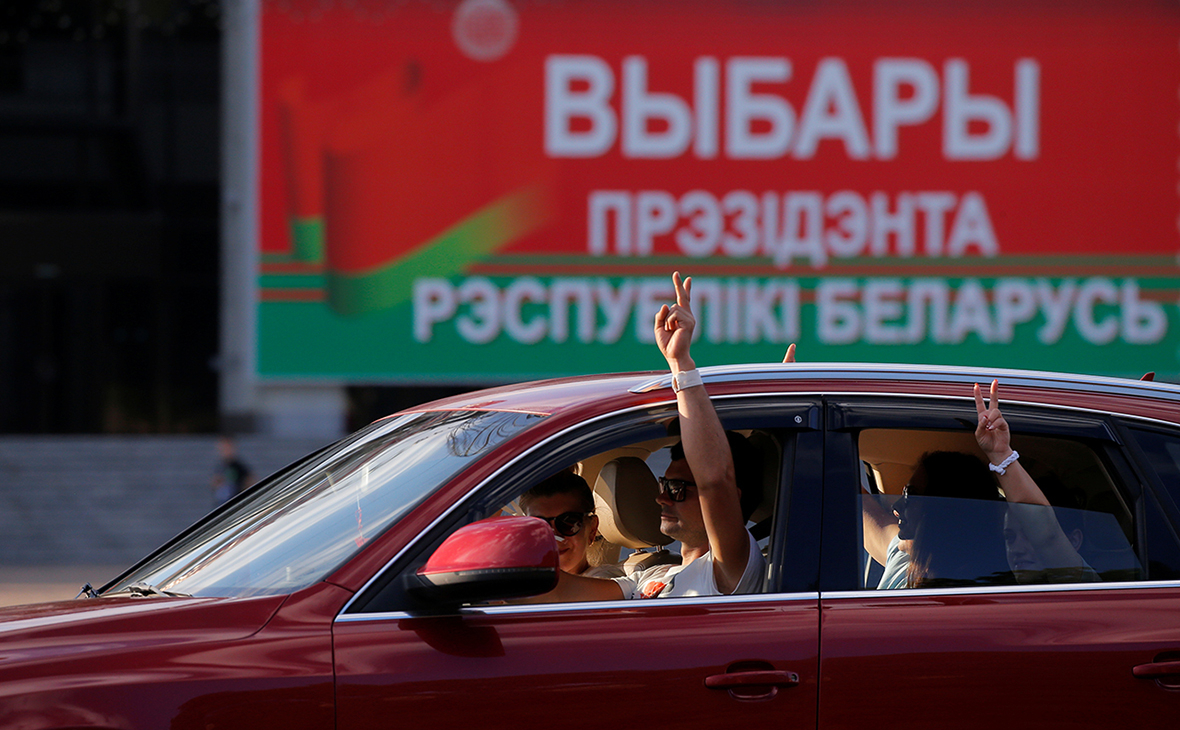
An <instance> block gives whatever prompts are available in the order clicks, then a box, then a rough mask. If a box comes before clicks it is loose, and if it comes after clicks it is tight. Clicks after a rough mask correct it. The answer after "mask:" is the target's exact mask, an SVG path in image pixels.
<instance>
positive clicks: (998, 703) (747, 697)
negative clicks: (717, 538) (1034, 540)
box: [0, 364, 1180, 730]
mask: <svg viewBox="0 0 1180 730" xmlns="http://www.w3.org/2000/svg"><path fill="white" fill-rule="evenodd" d="M702 374H703V376H704V380H705V383H706V385H707V386H708V390H709V393H710V395H711V396H712V400H713V403H714V405H715V407H716V410H717V412H718V414H719V416H720V418H721V419H722V422H723V423H724V425H725V427H726V428H728V429H731V430H736V431H740V432H741V433H743V434H744V435H746V436H747V437H748V439H749V441H750V442H751V443H753V444H754V445H755V446H756V447H757V449H758V452H759V453H760V455H761V458H762V460H763V466H764V467H765V468H764V469H763V472H764V474H765V478H764V480H763V481H764V484H763V494H762V500H761V504H760V506H759V507H758V509H757V510H756V511H755V512H754V514H753V516H752V517H751V522H750V529H751V532H752V533H753V534H754V535H755V537H756V538H758V540H759V545H760V546H762V548H763V552H764V554H765V556H766V560H767V564H768V566H769V567H768V570H767V574H766V577H765V583H764V586H763V590H762V591H761V592H758V593H753V594H745V595H736V596H697V597H690V598H662V599H653V600H628V601H623V600H620V601H604V602H597V603H593V602H591V603H576V604H561V603H555V604H536V605H532V604H528V605H521V604H517V603H514V602H512V600H513V599H514V597H521V596H528V595H533V594H539V593H543V592H544V591H547V590H548V589H549V588H550V587H552V586H553V585H554V582H555V580H556V575H557V573H556V571H557V547H556V541H555V538H554V533H553V532H552V530H551V529H550V528H549V526H548V525H546V524H545V523H544V522H542V521H540V520H537V519H533V518H528V517H520V516H508V517H505V516H503V515H510V514H511V513H512V512H513V504H514V500H516V498H517V497H519V496H520V495H521V494H522V493H523V492H524V491H525V490H527V489H528V488H529V487H530V486H531V485H533V484H536V483H537V482H538V481H540V480H541V479H543V478H545V477H547V476H549V475H552V474H554V473H556V472H558V471H560V470H564V469H567V468H570V467H573V468H575V469H576V470H577V471H578V472H579V473H580V474H581V475H582V476H584V477H585V478H586V480H587V482H588V483H589V484H591V485H593V486H594V488H595V494H596V500H597V501H598V513H599V515H600V516H601V517H602V518H603V519H602V527H601V531H602V533H603V535H604V537H605V538H606V540H607V543H608V547H610V548H614V549H617V550H619V551H621V552H620V553H619V555H618V559H619V560H623V559H624V558H627V557H628V555H630V554H631V553H632V551H635V550H656V549H657V548H658V547H659V546H658V543H659V542H660V541H659V540H658V538H657V539H652V538H651V532H652V531H651V529H650V528H651V524H650V522H651V519H652V518H651V512H650V510H648V509H646V508H645V506H646V505H648V504H649V503H650V502H651V501H652V499H653V498H654V496H653V495H654V494H655V492H654V491H652V490H655V489H658V487H657V486H655V477H656V476H659V475H660V474H661V473H662V466H663V464H665V463H666V461H667V457H666V449H665V447H666V446H668V445H669V444H670V443H672V442H673V441H675V440H676V438H675V437H674V436H669V431H668V425H669V423H670V422H671V421H672V420H673V419H674V417H675V416H676V405H675V398H674V396H673V392H672V389H671V387H670V376H669V375H668V374H663V375H660V374H656V373H641V374H629V375H605V376H600V377H585V378H572V379H565V380H556V381H550V382H543V383H528V384H522V385H516V386H510V387H505V388H499V389H493V390H485V391H480V392H476V393H472V394H470V395H467V396H464V397H458V398H452V399H448V400H444V401H438V402H435V403H430V404H427V405H423V406H420V407H418V408H414V409H411V410H408V411H405V412H402V413H398V414H395V415H393V416H390V417H389V418H386V419H383V420H381V421H379V422H377V423H374V424H372V425H371V426H369V427H367V428H365V429H363V430H362V431H360V432H358V433H356V434H353V435H351V436H349V437H347V438H345V439H344V440H342V441H340V442H338V443H336V444H333V445H331V446H329V447H327V448H325V449H323V450H322V451H320V452H318V453H315V454H312V455H311V456H308V457H307V458H305V459H304V460H302V461H300V462H298V463H296V464H294V465H292V466H291V467H289V468H288V469H286V470H285V471H282V472H280V473H278V474H276V475H274V476H272V477H270V478H269V479H267V480H265V481H264V482H262V483H260V484H259V485H257V486H256V487H255V488H252V489H251V490H249V491H247V492H246V493H244V494H242V495H240V496H239V497H237V498H235V499H234V500H232V501H231V502H230V503H228V504H226V505H224V506H223V507H221V508H219V509H218V510H217V511H215V512H213V513H211V514H210V515H209V516H207V517H206V518H205V519H204V520H202V521H201V522H199V523H198V524H196V525H194V526H193V527H192V528H190V529H189V530H187V531H186V532H184V533H182V534H181V535H179V536H178V537H177V538H175V539H174V540H173V541H172V542H170V543H169V544H167V545H165V546H164V547H162V548H161V549H160V550H158V551H157V552H156V553H154V554H152V555H151V556H149V557H148V558H146V559H145V560H144V561H142V562H141V563H140V564H138V565H136V566H134V567H133V568H132V569H130V570H128V571H127V572H126V573H125V574H123V575H122V576H120V577H119V578H118V579H117V580H115V581H113V582H112V583H110V584H109V585H107V586H105V587H104V588H102V589H101V590H99V591H96V592H93V593H92V595H91V596H90V597H86V598H80V599H78V600H76V601H67V602H58V603H47V604H39V605H31V606H22V607H13V608H8V609H3V610H2V611H0V727H15V728H23V729H28V730H34V729H36V728H65V727H69V728H82V727H102V728H201V729H204V728H258V727H275V728H284V730H292V729H294V728H335V729H338V730H347V729H350V728H370V727H398V726H407V727H422V728H444V727H455V728H465V729H470V728H476V727H485V726H514V725H541V724H545V725H553V726H556V727H562V728H564V727H587V728H590V727H593V728H601V727H602V726H603V725H604V724H605V725H608V726H609V725H617V726H621V727H676V728H678V730H686V729H690V728H697V727H700V728H717V727H723V726H730V725H733V726H737V727H751V728H761V727H790V728H794V727H819V728H844V727H876V726H880V725H885V724H889V725H896V726H899V727H903V728H906V729H907V730H909V729H911V728H923V727H930V728H936V727H937V728H945V727H955V728H971V727H987V728H997V727H1102V728H1109V727H1116V726H1121V725H1125V726H1130V725H1132V724H1136V723H1140V724H1143V725H1148V724H1150V725H1154V726H1166V724H1167V723H1169V722H1175V721H1176V719H1177V718H1180V387H1177V386H1174V385H1168V384H1161V383H1152V382H1140V381H1126V380H1117V379H1108V378H1098V377H1085V376H1066V375H1055V374H1046V373H1033V372H1022V371H993V370H982V369H974V370H973V369H955V368H945V369H935V368H930V367H925V366H922V367H910V366H858V365H803V364H791V365H766V366H727V367H714V368H703V369H702ZM992 378H998V379H999V382H1000V384H1001V386H1000V387H1001V397H1002V399H1003V409H1004V414H1005V416H1006V418H1007V421H1008V423H1009V424H1010V426H1011V429H1012V433H1013V436H1012V444H1013V446H1014V447H1015V448H1016V449H1018V450H1019V452H1020V460H1021V463H1022V464H1023V465H1024V466H1025V468H1026V469H1027V470H1028V472H1029V473H1030V474H1031V475H1033V476H1034V477H1035V478H1036V480H1037V482H1038V483H1039V484H1040V485H1042V487H1043V488H1044V490H1045V493H1046V494H1047V495H1050V501H1052V502H1053V503H1054V505H1055V511H1054V517H1055V519H1056V522H1057V524H1059V525H1060V528H1061V530H1062V532H1063V533H1064V534H1066V535H1068V536H1069V538H1070V540H1071V544H1072V545H1073V546H1074V547H1075V548H1076V551H1077V553H1078V554H1079V555H1080V556H1081V558H1082V559H1083V560H1084V562H1083V563H1081V564H1080V569H1079V570H1075V571H1064V572H1054V571H1053V570H1048V569H1033V568H1032V567H1030V566H1031V565H1032V563H1030V562H1029V561H1028V560H1027V559H1024V558H1018V557H1013V555H1014V550H1015V548H1014V547H1013V546H1014V538H1011V537H1010V536H1009V534H1008V533H1009V532H1011V530H1010V529H1009V528H1010V524H1009V522H1010V520H1011V519H1012V515H1011V513H1004V512H996V511H995V510H996V509H997V508H998V509H1001V510H1002V509H1003V508H1004V505H1005V503H1004V502H1002V501H1001V502H996V503H987V502H983V501H981V500H954V499H951V500H948V502H947V504H949V505H950V507H955V508H957V507H963V506H964V505H962V504H956V503H966V502H973V503H974V504H972V505H967V506H966V507H967V508H966V509H962V510H960V511H959V512H958V513H956V514H958V515H959V516H958V517H956V518H955V519H956V520H958V521H957V522H954V523H950V522H947V523H945V524H953V525H954V527H955V529H954V530H953V531H952V533H953V534H950V535H949V536H946V537H944V538H942V539H944V540H946V541H947V543H948V546H947V548H946V549H947V551H948V552H947V553H946V554H950V552H949V551H951V549H952V547H954V548H955V549H957V550H958V554H959V555H960V558H961V559H959V561H958V563H957V566H958V567H956V568H954V569H953V570H951V569H947V570H945V571H944V572H943V573H941V574H940V575H941V578H942V579H941V580H940V581H935V582H931V583H926V584H922V586H921V587H914V588H903V589H901V590H888V589H878V588H877V586H878V582H877V581H878V578H877V577H876V572H878V571H879V566H878V565H877V561H875V560H873V559H872V558H870V557H869V553H868V552H866V548H865V535H864V533H863V531H862V528H863V526H864V525H865V524H866V523H865V519H866V517H865V515H866V514H867V512H866V509H868V507H870V506H873V505H878V506H882V507H885V508H886V509H887V510H888V508H889V507H890V505H891V503H893V500H895V499H896V498H897V497H898V496H899V495H901V494H902V492H903V491H904V490H905V487H906V486H907V483H908V482H907V480H908V479H909V478H910V475H911V474H912V473H913V471H914V467H915V465H916V464H917V463H918V460H919V459H920V458H921V456H922V454H924V453H926V452H929V451H936V450H949V451H962V452H967V453H974V452H975V451H976V445H975V442H974V439H973V430H974V428H975V423H976V407H975V404H974V402H973V397H972V390H971V388H972V385H973V384H974V383H977V382H979V383H987V382H990V381H991V379H992ZM625 464H627V465H629V466H628V467H627V468H626V469H624V468H623V465H625ZM636 465H638V466H639V467H642V468H632V467H636ZM1054 495H1056V496H1054ZM912 504H913V499H912V495H911V498H910V506H909V507H907V508H906V511H908V510H910V509H912ZM997 505H998V507H997ZM892 506H893V508H894V510H895V515H896V516H897V517H898V518H899V519H902V520H904V519H905V518H904V517H903V516H902V512H903V510H902V509H901V507H900V505H898V504H896V503H893V505H892ZM927 509H928V510H929V509H933V508H932V507H928V508H927ZM656 519H657V520H658V514H657V518H656ZM890 519H892V517H891V518H890ZM1001 522H1002V525H1003V526H1002V528H1001V527H999V526H998V525H1000V524H1001ZM980 525H993V526H997V527H996V529H997V530H999V529H1002V530H1003V532H1004V534H1003V535H1002V536H999V537H996V538H995V539H998V540H1000V541H1001V542H1000V543H994V540H993V538H992V537H973V536H974V535H976V534H977V531H973V530H975V528H976V527H978V526H980ZM989 529H990V528H989ZM978 534H983V533H978ZM969 536H971V537H969ZM985 543H986V544H987V546H991V547H994V546H995V545H996V544H999V545H1001V546H1003V545H1006V549H1007V552H1006V559H1005V552H1004V550H1003V549H1001V550H1000V551H999V552H998V553H997V552H996V551H995V550H992V549H991V547H985V545H984V544H985ZM997 555H998V556H999V557H997ZM1034 562H1035V561H1034ZM506 600H507V601H508V602H505V601H506Z"/></svg>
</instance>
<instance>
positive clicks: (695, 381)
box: [672, 368, 705, 393]
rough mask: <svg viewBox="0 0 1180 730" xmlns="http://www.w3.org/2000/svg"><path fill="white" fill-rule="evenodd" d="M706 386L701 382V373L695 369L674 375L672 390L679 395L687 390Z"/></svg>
mask: <svg viewBox="0 0 1180 730" xmlns="http://www.w3.org/2000/svg"><path fill="white" fill-rule="evenodd" d="M704 384H705V383H704V381H703V380H701V371H700V370H697V369H695V368H694V369H692V370H685V371H683V372H679V373H672V390H673V391H675V392H677V393H679V392H680V391H682V390H684V389H685V388H692V387H694V386H697V385H704Z"/></svg>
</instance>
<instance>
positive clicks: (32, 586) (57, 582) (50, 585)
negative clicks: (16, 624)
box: [0, 565, 127, 606]
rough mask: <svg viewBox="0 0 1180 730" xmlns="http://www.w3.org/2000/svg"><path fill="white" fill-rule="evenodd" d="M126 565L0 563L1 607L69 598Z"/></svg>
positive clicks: (103, 582)
mask: <svg viewBox="0 0 1180 730" xmlns="http://www.w3.org/2000/svg"><path fill="white" fill-rule="evenodd" d="M126 567H127V566H125V565H123V566H112V565H68V566H60V565H53V566H19V567H14V566H0V606H18V605H20V604H22V603H43V602H45V601H59V600H68V599H71V598H73V597H74V596H76V595H78V591H80V590H81V589H82V584H83V583H86V582H89V583H90V584H91V585H93V586H94V587H95V588H98V587H100V586H102V585H103V584H105V583H106V582H107V581H109V580H110V579H112V578H114V577H115V576H116V575H118V574H119V573H120V572H122V571H123V569H125V568H126Z"/></svg>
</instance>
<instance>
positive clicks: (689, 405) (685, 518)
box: [540, 272, 766, 601]
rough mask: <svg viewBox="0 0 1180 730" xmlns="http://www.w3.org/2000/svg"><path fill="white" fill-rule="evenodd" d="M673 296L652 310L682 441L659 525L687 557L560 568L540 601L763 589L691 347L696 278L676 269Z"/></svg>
mask: <svg viewBox="0 0 1180 730" xmlns="http://www.w3.org/2000/svg"><path fill="white" fill-rule="evenodd" d="M672 284H673V286H674V287H675V290H676V303H675V304H674V305H672V306H668V305H664V306H663V307H661V308H660V311H659V312H657V313H656V317H655V339H656V344H657V345H658V346H659V348H660V353H661V354H662V355H663V356H664V358H665V359H666V360H667V361H668V366H669V367H670V368H671V370H672V383H673V389H674V390H675V391H676V405H677V410H678V411H679V424H680V437H681V442H680V445H679V446H680V448H677V449H674V450H673V453H672V457H673V460H672V463H671V464H669V465H668V469H667V471H665V472H664V476H663V478H662V479H661V480H660V496H659V497H658V498H657V500H656V501H657V502H658V503H659V504H660V530H661V531H662V532H663V533H664V534H665V535H668V536H669V537H672V538H675V539H677V540H679V541H680V544H681V556H682V558H683V562H682V563H681V565H677V566H667V565H661V566H656V567H653V568H649V569H648V570H645V571H641V572H639V573H636V574H634V575H632V576H628V577H623V578H615V579H613V580H609V581H606V580H596V579H593V578H585V577H582V576H575V575H570V574H568V573H565V572H560V573H559V580H558V585H557V588H556V589H555V590H554V591H552V592H550V593H548V594H546V595H545V596H543V597H542V598H541V599H540V600H543V601H586V600H611V599H619V598H657V597H659V598H663V597H671V596H694V595H719V594H722V595H728V594H731V593H750V592H753V591H757V590H759V589H760V588H761V584H762V578H763V575H764V574H765V572H766V561H765V559H764V558H763V557H762V552H761V551H760V550H759V549H758V544H757V543H756V542H755V541H754V538H753V536H752V535H750V533H749V531H748V530H746V516H747V515H745V514H743V510H742V504H741V492H740V491H739V489H738V484H737V477H736V472H735V469H734V456H733V453H732V451H731V446H730V443H731V439H735V437H736V439H741V437H740V436H738V435H737V434H733V435H727V434H726V432H725V430H724V429H723V428H722V427H721V421H720V419H718V417H717V412H716V411H714V410H713V404H712V402H711V401H710V400H709V394H708V393H706V392H705V388H704V386H703V385H702V383H701V378H700V374H699V373H698V372H697V370H696V363H694V362H693V359H692V356H691V355H690V354H689V348H690V345H691V343H692V334H693V331H694V330H695V328H696V318H695V317H694V316H693V313H692V308H691V291H692V278H691V277H690V278H687V279H684V280H683V281H681V278H680V273H679V272H677V273H675V274H673V275H672Z"/></svg>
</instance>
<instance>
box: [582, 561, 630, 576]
mask: <svg viewBox="0 0 1180 730" xmlns="http://www.w3.org/2000/svg"><path fill="white" fill-rule="evenodd" d="M624 574H626V571H625V570H623V566H621V565H619V564H618V563H603V564H602V565H591V566H590V567H589V568H586V569H585V570H583V571H582V575H584V576H586V577H587V578H618V577H619V576H621V575H624Z"/></svg>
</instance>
